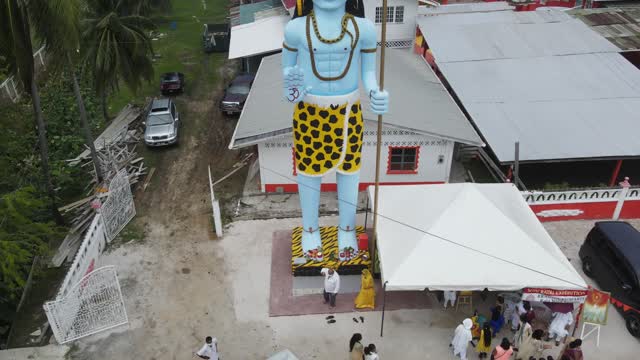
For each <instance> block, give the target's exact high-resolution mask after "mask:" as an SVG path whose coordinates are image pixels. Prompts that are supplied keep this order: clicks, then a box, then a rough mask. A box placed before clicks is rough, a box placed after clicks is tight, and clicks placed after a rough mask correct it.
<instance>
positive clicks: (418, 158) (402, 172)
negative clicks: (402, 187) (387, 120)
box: [387, 146, 420, 175]
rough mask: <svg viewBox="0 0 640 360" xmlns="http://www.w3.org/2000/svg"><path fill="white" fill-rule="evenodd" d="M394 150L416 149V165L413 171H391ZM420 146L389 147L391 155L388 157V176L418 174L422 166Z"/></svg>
mask: <svg viewBox="0 0 640 360" xmlns="http://www.w3.org/2000/svg"><path fill="white" fill-rule="evenodd" d="M393 149H416V164H415V167H414V168H413V170H391V151H392V150H393ZM419 160H420V146H389V154H388V156H387V174H390V175H397V174H417V173H418V167H419V166H420V161H419Z"/></svg>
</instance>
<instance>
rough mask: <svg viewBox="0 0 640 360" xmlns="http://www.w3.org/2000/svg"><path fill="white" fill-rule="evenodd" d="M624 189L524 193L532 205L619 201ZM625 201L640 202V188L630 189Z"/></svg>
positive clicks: (526, 199)
mask: <svg viewBox="0 0 640 360" xmlns="http://www.w3.org/2000/svg"><path fill="white" fill-rule="evenodd" d="M621 191H622V188H609V189H596V190H567V191H522V196H523V197H524V199H525V201H526V202H527V203H528V204H530V205H544V204H558V203H587V202H589V203H592V202H607V201H618V199H619V197H620V192H621ZM624 200H640V188H639V187H634V188H629V191H628V192H627V194H626V196H625V199H624Z"/></svg>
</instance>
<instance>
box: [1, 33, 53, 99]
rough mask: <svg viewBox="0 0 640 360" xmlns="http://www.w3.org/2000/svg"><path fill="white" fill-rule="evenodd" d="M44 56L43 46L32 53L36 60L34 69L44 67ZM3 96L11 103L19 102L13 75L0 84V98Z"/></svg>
mask: <svg viewBox="0 0 640 360" xmlns="http://www.w3.org/2000/svg"><path fill="white" fill-rule="evenodd" d="M45 56H46V51H45V46H44V45H42V47H41V48H40V49H38V51H36V52H35V53H33V59H34V60H36V62H35V63H34V65H35V66H36V69H38V68H39V67H41V66H44V65H45V64H44V58H45ZM38 63H39V64H38ZM4 94H6V96H7V97H8V98H9V99H10V100H11V101H13V102H16V101H18V100H20V92H19V91H18V87H17V86H16V80H15V77H14V76H13V75H11V76H9V78H8V79H6V80H5V81H3V82H2V84H0V96H4Z"/></svg>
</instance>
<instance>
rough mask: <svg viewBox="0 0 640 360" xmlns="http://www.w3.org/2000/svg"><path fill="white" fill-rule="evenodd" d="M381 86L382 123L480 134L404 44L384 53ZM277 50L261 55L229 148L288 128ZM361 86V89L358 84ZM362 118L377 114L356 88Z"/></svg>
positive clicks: (468, 138)
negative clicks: (385, 108)
mask: <svg viewBox="0 0 640 360" xmlns="http://www.w3.org/2000/svg"><path fill="white" fill-rule="evenodd" d="M386 56H387V57H386V60H385V61H386V69H387V73H388V74H389V76H388V77H387V79H385V80H386V81H385V86H386V89H387V90H388V91H389V93H390V94H391V101H390V109H389V113H388V114H386V115H385V116H384V122H385V123H386V124H387V125H390V126H394V127H397V128H402V129H407V130H412V131H415V132H418V133H422V134H426V135H433V136H436V137H440V138H445V139H449V140H454V141H457V142H461V143H466V144H471V145H481V144H482V140H481V139H480V137H479V136H478V134H477V133H476V132H475V130H474V129H473V127H472V126H471V124H470V123H469V122H468V120H467V119H466V117H465V116H464V114H463V113H462V112H461V111H460V109H459V108H458V106H457V105H456V103H455V102H454V101H453V99H452V98H451V96H450V95H449V93H448V92H447V90H446V89H445V88H444V86H443V85H442V83H440V81H439V80H438V78H437V76H436V75H435V74H434V73H433V71H432V70H431V67H429V66H428V65H427V64H426V63H425V62H424V60H423V59H422V58H421V57H419V56H418V55H416V54H414V53H412V52H411V51H410V50H408V49H390V50H388V51H387V55H386ZM280 57H281V55H280V54H276V55H272V56H268V57H265V58H263V59H262V64H261V65H260V68H259V70H258V74H257V75H256V79H255V81H254V84H253V86H252V89H251V92H250V94H249V98H248V99H247V102H246V104H245V107H244V110H243V112H242V114H241V115H240V119H239V120H238V124H237V126H236V130H235V132H234V135H233V138H232V140H231V144H230V147H231V148H239V147H243V146H248V145H252V144H256V143H258V142H260V141H262V140H264V139H267V138H271V137H274V136H279V135H282V134H286V133H289V132H291V114H292V111H293V105H292V104H291V103H289V102H287V101H285V100H284V99H283V98H282V86H283V84H282V72H281V69H280ZM362 91H363V90H362ZM361 99H362V108H363V114H364V118H365V119H366V120H377V115H375V114H373V113H372V112H370V110H369V103H368V98H367V96H366V94H364V93H361Z"/></svg>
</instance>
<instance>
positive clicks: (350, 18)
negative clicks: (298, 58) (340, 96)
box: [307, 11, 360, 81]
mask: <svg viewBox="0 0 640 360" xmlns="http://www.w3.org/2000/svg"><path fill="white" fill-rule="evenodd" d="M349 21H351V23H352V24H353V28H354V29H355V31H356V35H355V38H354V36H353V34H351V32H350V31H349V29H348V27H347V26H348V22H349ZM312 25H313V32H314V34H315V36H316V38H317V39H318V40H319V41H320V42H322V43H324V44H335V43H337V42H338V41H340V40H342V39H343V38H344V36H345V35H349V37H350V38H351V50H350V51H349V60H348V61H347V65H346V66H345V68H344V70H343V71H342V73H341V74H340V75H338V76H322V75H320V72H319V71H318V69H317V68H316V59H315V54H314V53H313V43H312V41H311V26H312ZM341 25H342V31H341V32H340V35H339V36H338V37H337V38H335V39H325V38H324V37H322V35H321V34H320V30H319V29H318V23H317V21H316V16H315V14H314V13H313V11H312V12H311V13H310V14H309V16H307V45H308V47H309V54H310V56H311V69H312V70H313V74H314V75H315V76H316V77H317V78H318V79H320V80H322V81H336V80H340V79H342V78H343V77H345V75H347V72H349V68H351V60H353V52H354V51H355V48H356V45H357V44H358V39H359V38H360V30H359V29H358V24H357V23H356V21H355V19H354V18H353V15H351V14H349V13H345V14H344V16H343V17H342V21H341Z"/></svg>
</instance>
